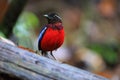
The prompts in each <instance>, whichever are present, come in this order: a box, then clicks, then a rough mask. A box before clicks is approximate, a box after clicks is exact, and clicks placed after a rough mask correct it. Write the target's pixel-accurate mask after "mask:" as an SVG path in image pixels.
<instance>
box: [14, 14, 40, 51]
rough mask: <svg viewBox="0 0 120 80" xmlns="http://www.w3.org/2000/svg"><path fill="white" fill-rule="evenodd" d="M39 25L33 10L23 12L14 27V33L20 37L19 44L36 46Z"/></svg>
mask: <svg viewBox="0 0 120 80" xmlns="http://www.w3.org/2000/svg"><path fill="white" fill-rule="evenodd" d="M38 26H39V20H38V18H37V16H36V15H35V14H34V13H32V12H23V13H22V14H21V15H20V17H19V19H18V21H17V23H16V25H15V27H14V29H13V33H14V35H15V36H17V38H18V44H19V45H22V46H25V47H28V48H32V49H33V47H34V44H33V43H34V42H33V41H34V39H35V31H34V30H35V29H36V28H37V27H38Z"/></svg>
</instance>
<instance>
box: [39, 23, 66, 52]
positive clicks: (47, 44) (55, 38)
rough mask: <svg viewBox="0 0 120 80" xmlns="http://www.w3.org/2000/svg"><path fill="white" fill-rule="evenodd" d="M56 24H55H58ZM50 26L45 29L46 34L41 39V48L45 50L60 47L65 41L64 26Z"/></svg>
mask: <svg viewBox="0 0 120 80" xmlns="http://www.w3.org/2000/svg"><path fill="white" fill-rule="evenodd" d="M58 25H59V24H55V25H54V26H58ZM48 26H49V27H48V28H47V30H46V31H45V34H44V36H43V38H42V40H41V45H40V46H41V49H42V50H43V51H53V50H56V49H57V48H59V47H60V46H61V45H62V44H63V42H64V30H63V27H62V26H58V28H59V29H56V28H57V27H56V28H53V27H50V26H52V25H48Z"/></svg>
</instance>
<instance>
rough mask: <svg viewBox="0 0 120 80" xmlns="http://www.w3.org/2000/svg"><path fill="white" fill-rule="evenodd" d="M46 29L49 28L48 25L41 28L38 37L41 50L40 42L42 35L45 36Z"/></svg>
mask: <svg viewBox="0 0 120 80" xmlns="http://www.w3.org/2000/svg"><path fill="white" fill-rule="evenodd" d="M46 29H47V26H45V27H43V29H42V30H41V32H40V34H39V37H38V48H39V50H40V44H41V43H40V42H41V40H42V37H43V35H44V33H45V31H46Z"/></svg>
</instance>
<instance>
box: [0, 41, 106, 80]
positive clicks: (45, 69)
mask: <svg viewBox="0 0 120 80" xmlns="http://www.w3.org/2000/svg"><path fill="white" fill-rule="evenodd" d="M0 72H2V73H7V74H12V75H13V76H16V77H18V78H20V79H22V80H23V79H24V80H108V79H106V78H103V77H101V76H98V75H96V74H93V73H90V72H87V71H85V70H82V69H78V68H75V67H73V66H70V65H67V64H63V63H60V62H58V61H54V60H51V59H48V58H46V57H43V56H40V55H37V54H34V53H32V52H29V51H26V50H23V49H20V48H18V47H17V46H13V45H10V44H8V43H5V42H3V41H1V40H0Z"/></svg>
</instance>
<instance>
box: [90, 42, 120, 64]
mask: <svg viewBox="0 0 120 80" xmlns="http://www.w3.org/2000/svg"><path fill="white" fill-rule="evenodd" d="M88 47H89V48H90V49H91V50H93V51H96V52H97V53H98V54H100V55H101V56H102V57H103V59H104V60H105V62H106V63H108V64H110V65H114V64H116V63H117V61H118V49H119V47H120V46H119V45H110V44H95V43H93V44H90V45H89V46H88Z"/></svg>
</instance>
